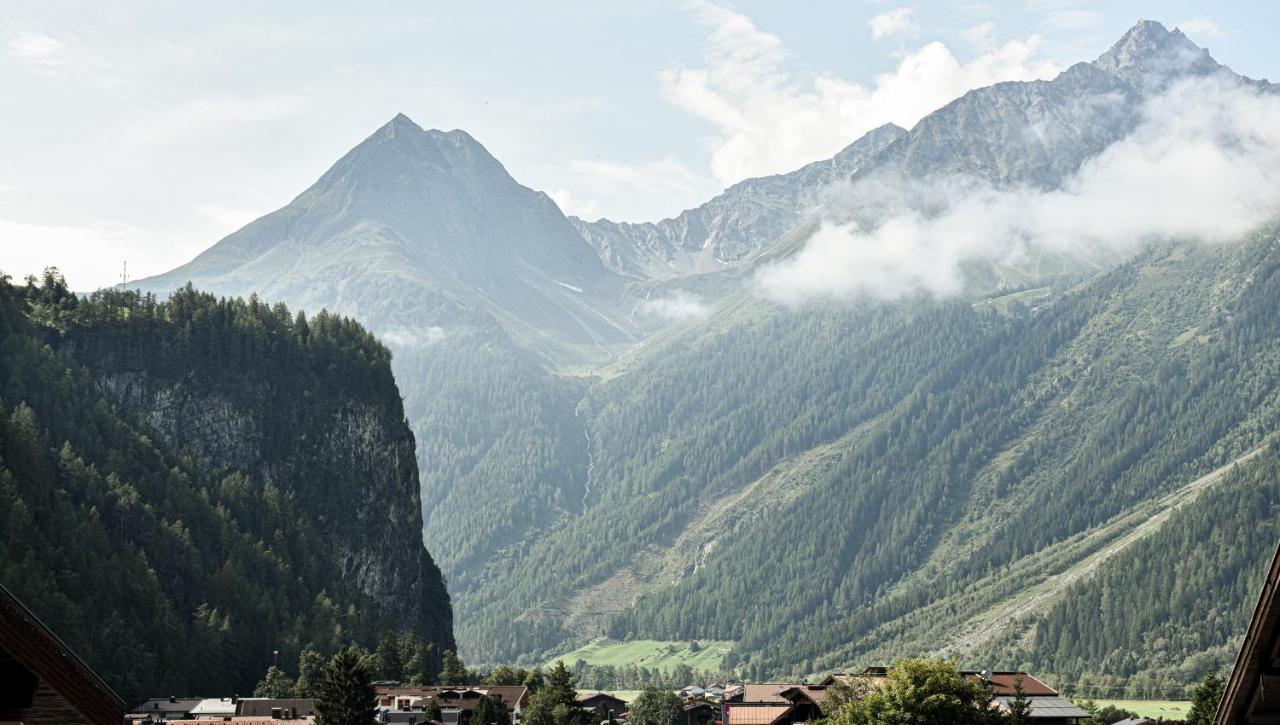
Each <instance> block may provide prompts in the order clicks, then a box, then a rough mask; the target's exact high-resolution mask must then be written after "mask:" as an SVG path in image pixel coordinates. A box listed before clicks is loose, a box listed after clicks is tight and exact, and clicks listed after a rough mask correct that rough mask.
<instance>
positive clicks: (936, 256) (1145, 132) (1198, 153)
mask: <svg viewBox="0 0 1280 725" xmlns="http://www.w3.org/2000/svg"><path fill="white" fill-rule="evenodd" d="M869 184H874V186H869ZM832 206H833V208H843V209H844V211H845V212H846V213H847V214H845V215H842V221H839V222H837V221H832V220H828V221H826V222H824V223H823V225H822V226H821V227H820V228H819V230H818V231H817V232H816V233H815V234H814V235H813V237H812V238H811V239H810V240H809V241H808V243H807V244H806V246H805V247H804V249H802V250H801V251H800V252H799V253H798V254H796V255H795V256H794V257H792V258H790V259H787V260H785V261H782V262H779V263H777V264H775V265H772V266H770V267H767V268H765V269H763V270H761V271H760V273H759V274H758V275H757V279H756V281H757V283H758V285H759V288H760V289H761V290H762V291H763V292H764V294H766V295H767V296H768V297H770V298H772V299H774V300H777V301H780V302H783V303H786V304H799V303H803V302H805V301H807V300H809V299H812V298H815V297H835V298H852V297H857V296H862V295H869V296H872V297H876V298H880V299H896V298H900V297H903V296H906V295H910V294H915V293H917V292H921V291H923V292H927V293H931V294H935V295H951V294H956V293H958V292H960V291H961V289H962V287H963V277H962V274H961V265H962V263H964V262H967V261H973V260H978V261H986V262H994V263H1011V264H1012V263H1017V262H1019V261H1023V260H1025V259H1027V258H1028V255H1029V253H1030V252H1032V251H1034V250H1043V251H1046V252H1050V253H1054V254H1065V255H1072V256H1082V257H1090V256H1094V255H1109V254H1115V253H1126V252H1132V251H1135V250H1136V249H1137V248H1138V247H1139V246H1140V245H1142V244H1143V243H1145V242H1149V241H1153V240H1158V239H1191V240H1200V241H1205V242H1226V241H1233V240H1237V239H1240V238H1241V237H1242V236H1244V235H1246V234H1247V233H1249V232H1250V231H1252V230H1254V229H1256V228H1258V227H1259V226H1261V225H1262V224H1264V223H1266V222H1268V221H1270V220H1271V219H1273V218H1275V217H1276V216H1277V215H1278V214H1280V98H1277V97H1275V96H1271V95H1264V94H1260V93H1259V92H1257V91H1256V90H1254V89H1252V88H1248V87H1245V86H1243V85H1240V84H1238V83H1236V82H1234V81H1231V80H1229V79H1223V78H1200V79H1192V80H1187V81H1184V82H1182V83H1180V84H1177V85H1176V86H1174V87H1173V88H1171V89H1170V90H1169V91H1168V92H1167V93H1165V94H1164V95H1162V96H1160V97H1158V98H1155V99H1153V100H1152V101H1150V102H1149V103H1148V104H1147V106H1146V107H1145V108H1144V116H1143V121H1142V123H1141V124H1140V125H1139V127H1138V128H1137V129H1136V130H1135V131H1134V132H1133V133H1132V134H1131V135H1130V136H1128V137H1127V138H1125V139H1124V140H1122V141H1120V142H1117V143H1115V144H1113V145H1112V146H1111V147H1110V148H1108V149H1107V150H1106V151H1104V152H1103V153H1102V154H1100V155H1099V156H1098V157H1097V158H1095V159H1092V160H1091V161H1089V162H1087V163H1086V164H1085V165H1084V166H1083V167H1082V168H1081V169H1080V171H1079V172H1078V173H1077V174H1076V175H1075V177H1074V178H1073V179H1071V180H1070V181H1069V182H1068V183H1067V184H1066V185H1065V186H1064V188H1062V189H1061V190H1056V191H1050V192H1042V191H1035V190H1028V189H1020V190H998V189H995V188H993V187H992V186H991V185H990V184H987V183H985V182H982V181H979V180H975V179H972V178H957V177H952V178H943V179H934V180H930V181H923V182H922V181H917V180H907V179H902V178H897V179H884V178H873V179H868V180H867V181H866V182H862V183H860V184H858V185H854V186H851V187H847V188H845V189H843V190H842V191H841V192H839V195H838V198H837V202H836V203H835V204H833V205H832ZM849 212H851V213H849ZM851 218H852V219H859V220H860V221H853V222H849V221H847V220H848V219H851Z"/></svg>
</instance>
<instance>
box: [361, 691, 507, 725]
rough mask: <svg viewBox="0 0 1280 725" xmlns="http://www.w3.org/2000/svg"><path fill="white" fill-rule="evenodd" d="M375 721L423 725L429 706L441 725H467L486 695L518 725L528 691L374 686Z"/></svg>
mask: <svg viewBox="0 0 1280 725" xmlns="http://www.w3.org/2000/svg"><path fill="white" fill-rule="evenodd" d="M374 689H375V692H377V698H378V699H377V708H378V718H379V719H378V721H379V722H385V723H413V725H422V724H423V723H426V722H427V720H426V718H424V717H423V714H424V713H425V711H426V709H427V706H428V704H429V703H430V702H431V701H432V700H435V701H436V704H438V705H439V706H440V717H441V721H442V722H443V723H444V725H467V724H468V723H469V722H470V719H471V712H472V711H473V710H475V708H476V703H478V702H479V701H480V698H481V697H485V696H487V697H488V698H489V699H490V700H492V701H493V703H494V705H496V706H497V707H498V708H499V709H503V710H506V711H507V712H508V713H509V714H510V715H511V722H512V723H513V725H519V722H520V718H521V715H522V713H523V712H524V708H525V707H526V706H527V705H528V704H529V689H528V688H527V687H524V686H518V685H513V686H504V685H484V686H481V687H376V688H374Z"/></svg>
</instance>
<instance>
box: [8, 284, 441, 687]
mask: <svg viewBox="0 0 1280 725" xmlns="http://www.w3.org/2000/svg"><path fill="white" fill-rule="evenodd" d="M0 408H2V411H3V415H0V520H2V521H4V522H5V527H4V536H3V537H0V579H3V581H4V582H5V585H6V586H7V587H8V588H10V589H11V590H12V591H13V592H14V593H15V594H17V595H18V596H19V597H21V598H22V599H23V601H24V602H26V603H27V605H28V606H30V607H31V608H32V609H33V610H34V611H36V612H38V613H39V615H40V616H41V618H42V619H44V620H45V621H46V622H47V623H48V624H49V625H50V626H51V627H52V628H53V629H54V630H55V631H57V632H58V633H59V634H60V636H62V637H63V638H65V639H66V640H67V641H68V642H69V643H70V644H71V646H72V647H73V648H75V649H76V651H77V652H79V653H80V654H82V655H83V656H84V657H85V658H86V659H87V660H88V661H89V663H90V664H91V665H93V666H94V667H95V669H97V670H98V671H99V672H101V673H102V674H103V675H104V677H105V678H106V679H107V681H108V682H109V683H110V684H111V685H112V686H113V687H115V688H116V689H117V690H118V691H119V692H121V694H123V695H125V696H126V697H130V698H134V697H139V696H143V695H153V694H155V693H156V692H184V693H210V692H248V691H250V690H251V689H252V686H253V684H254V683H255V682H256V681H257V680H258V679H259V678H260V677H261V676H262V672H263V671H264V670H265V667H266V665H267V664H270V661H271V656H270V652H271V650H272V649H278V650H280V652H281V656H282V659H283V660H287V659H288V658H289V657H296V655H297V653H298V652H299V651H300V649H301V648H302V647H303V646H305V645H307V644H312V645H314V646H316V647H318V648H321V649H322V650H327V649H333V648H336V647H337V646H339V645H342V644H345V643H348V642H350V641H352V640H356V641H363V642H365V643H366V644H372V643H373V642H374V641H375V640H376V638H377V637H378V636H379V635H380V634H381V633H382V632H383V631H384V630H389V629H395V630H402V631H411V632H413V633H415V634H416V635H417V636H418V637H419V638H420V639H422V640H423V641H426V642H430V643H434V644H435V646H437V647H439V648H449V647H452V646H453V632H452V613H451V606H450V602H449V596H448V594H447V593H446V592H445V589H444V581H443V579H442V577H441V575H440V571H439V569H438V568H437V567H436V565H435V564H434V562H433V561H432V560H431V557H430V555H428V553H427V552H426V550H425V549H424V548H423V546H422V545H421V543H420V541H419V538H418V536H417V531H418V530H419V527H420V526H421V514H420V508H419V500H418V480H417V472H416V462H415V460H414V443H413V437H412V435H411V433H410V432H409V430H408V428H407V426H406V425H405V424H404V418H403V413H402V411H401V407H400V400H399V394H398V392H397V390H396V386H395V383H394V381H393V380H392V378H391V371H390V366H389V355H388V353H387V350H386V348H384V347H382V346H381V345H380V344H378V343H377V341H376V340H374V339H373V337H372V336H371V335H370V334H369V333H367V332H365V331H364V330H363V329H362V328H361V327H360V326H358V325H356V324H355V323H354V322H351V321H350V320H347V319H344V318H339V317H335V316H333V315H328V314H324V313H322V314H319V315H316V316H314V317H312V318H310V319H307V318H304V317H302V316H301V315H299V316H296V317H295V316H293V315H291V314H290V313H289V311H288V310H287V309H286V308H284V306H283V305H276V306H274V307H273V306H269V305H266V304H263V303H261V302H259V301H257V299H256V298H255V299H250V300H249V301H248V302H245V301H242V300H234V301H218V300H216V299H215V298H213V297H211V296H208V295H205V294H201V293H198V292H194V291H191V290H180V291H179V292H177V293H176V294H175V295H174V296H173V297H172V298H171V299H170V300H168V301H167V302H157V301H155V300H154V299H152V298H146V297H140V296H139V295H137V294H136V293H122V292H100V293H95V294H94V295H92V296H90V297H88V298H84V299H80V298H76V297H75V296H73V295H71V294H70V293H69V292H68V290H67V287H66V285H65V283H63V282H62V281H61V279H60V278H58V277H56V276H55V275H49V274H47V275H46V277H45V279H44V280H43V282H42V283H40V284H37V285H28V286H25V287H14V286H12V285H10V284H9V283H8V281H7V280H5V281H0ZM192 653H199V655H198V656H195V657H193V656H191V655H192Z"/></svg>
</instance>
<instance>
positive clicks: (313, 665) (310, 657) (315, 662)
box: [293, 647, 324, 697]
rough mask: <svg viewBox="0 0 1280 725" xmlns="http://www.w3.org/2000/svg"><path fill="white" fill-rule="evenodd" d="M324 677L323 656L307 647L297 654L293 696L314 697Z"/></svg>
mask: <svg viewBox="0 0 1280 725" xmlns="http://www.w3.org/2000/svg"><path fill="white" fill-rule="evenodd" d="M323 677H324V657H323V656H321V654H320V653H319V652H317V651H315V650H314V649H312V648H310V647H307V648H306V649H304V650H302V654H300V655H298V680H297V682H295V683H294V685H293V696H294V697H315V696H316V690H317V689H318V686H319V684H320V680H321V679H322V678H323Z"/></svg>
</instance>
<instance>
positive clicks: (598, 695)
mask: <svg viewBox="0 0 1280 725" xmlns="http://www.w3.org/2000/svg"><path fill="white" fill-rule="evenodd" d="M600 701H608V702H614V703H617V704H620V705H624V706H625V705H626V704H627V701H626V700H624V699H622V698H621V697H616V696H614V695H610V694H609V693H607V692H579V693H578V704H579V705H586V704H587V703H591V702H600Z"/></svg>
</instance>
